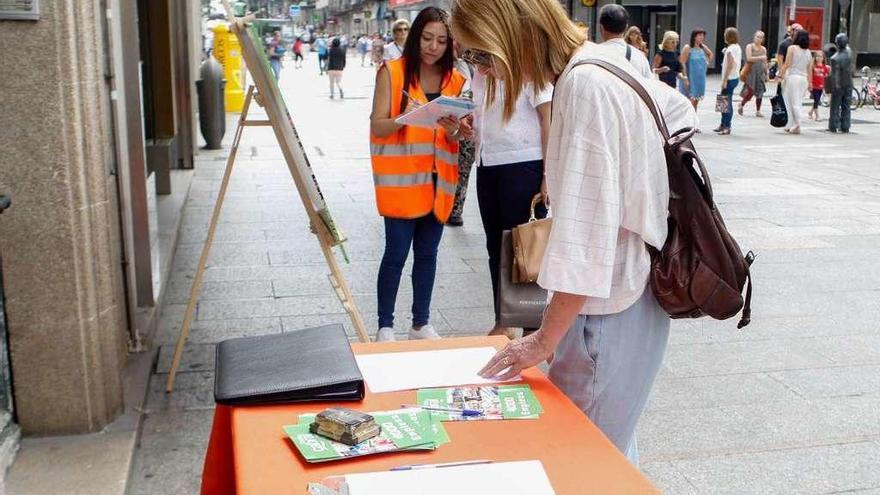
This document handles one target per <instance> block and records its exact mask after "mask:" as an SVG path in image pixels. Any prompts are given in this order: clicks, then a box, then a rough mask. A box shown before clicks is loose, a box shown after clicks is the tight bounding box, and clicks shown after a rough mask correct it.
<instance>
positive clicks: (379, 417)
mask: <svg viewBox="0 0 880 495" xmlns="http://www.w3.org/2000/svg"><path fill="white" fill-rule="evenodd" d="M369 414H370V415H371V416H373V418H375V422H376V425H378V426H379V427H380V428H381V433H379V435H378V436H375V437H373V438H370V439H368V440H365V441H363V442H361V443H358V444H356V445H346V444H344V443H341V442H336V441H333V440H330V439H329V438H325V437H323V436H320V435H316V434H314V433H312V432H310V431H309V426H310V425H311V423H313V422H315V418H316V415H315V414H302V415H300V417H299V423H297V424H294V425H287V426H284V432H285V433H286V434H287V436H288V437H290V439H291V441H293V444H294V445H295V446H296V448H297V450H299V452H300V454H302V456H303V458H304V459H305V460H306V461H307V462H326V461H335V460H338V459H347V458H350V457H359V456H364V455H371V454H381V453H385V452H397V451H402V450H434V449H436V448H437V447H439V446H440V445H443V444H444V443H447V442H449V435H448V434H447V433H446V429H445V428H443V425H442V424H441V423H440V420H439V419H438V418H434V417H432V416H431V415H430V414H429V413H428V411H425V410H423V409H419V408H410V409H396V410H393V411H379V412H371V413H369Z"/></svg>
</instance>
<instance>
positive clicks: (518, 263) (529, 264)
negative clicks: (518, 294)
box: [511, 194, 552, 284]
mask: <svg viewBox="0 0 880 495" xmlns="http://www.w3.org/2000/svg"><path fill="white" fill-rule="evenodd" d="M540 201H541V194H536V195H535V197H534V198H532V207H531V216H530V218H529V221H528V222H527V223H524V224H522V225H519V226H517V227H515V228H513V230H511V236H512V238H513V270H511V276H512V278H513V283H515V284H522V283H529V282H535V281H536V280H538V271H540V269H541V261H542V260H543V259H544V250H545V249H547V240H548V239H549V238H550V226H551V225H552V220H551V219H550V218H543V219H540V220H538V219H537V218H535V206H537V205H538V203H539V202H540Z"/></svg>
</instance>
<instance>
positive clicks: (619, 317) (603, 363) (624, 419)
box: [549, 287, 670, 466]
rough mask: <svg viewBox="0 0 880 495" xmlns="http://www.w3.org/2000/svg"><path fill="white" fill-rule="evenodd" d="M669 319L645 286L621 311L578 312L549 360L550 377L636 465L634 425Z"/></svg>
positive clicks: (666, 335) (658, 360)
mask: <svg viewBox="0 0 880 495" xmlns="http://www.w3.org/2000/svg"><path fill="white" fill-rule="evenodd" d="M669 324H670V320H669V316H667V315H666V312H664V311H663V309H662V308H661V307H660V306H659V305H658V304H657V300H656V299H655V298H654V294H653V293H652V292H651V289H650V287H646V288H645V292H644V293H643V294H642V296H641V297H640V298H639V299H638V300H637V301H636V302H635V303H634V304H633V305H632V306H630V307H629V308H627V309H625V310H624V311H622V312H620V313H615V314H610V315H599V316H586V315H580V316H578V317H577V319H576V320H575V322H574V324H573V325H572V326H571V328H569V329H568V332H567V333H566V334H565V337H563V339H562V341H561V342H560V343H559V345H558V346H557V347H556V353H555V355H554V358H553V363H552V364H551V365H550V372H549V376H550V380H551V381H552V382H553V383H554V384H556V386H557V387H559V388H560V389H561V390H562V391H563V392H564V393H565V395H567V396H568V397H569V398H570V399H571V400H572V401H573V402H574V403H575V404H577V406H578V407H580V408H581V410H582V411H584V413H585V414H586V415H587V416H588V417H589V418H590V420H592V421H593V423H595V424H596V426H598V427H599V429H600V430H602V432H603V433H604V434H605V436H606V437H608V439H609V440H611V442H612V443H614V445H616V446H617V448H618V449H620V451H621V452H623V454H624V455H626V457H627V458H628V459H629V460H630V462H632V463H633V464H634V465H635V466H638V464H639V453H638V447H637V446H636V424H637V423H638V421H639V416H641V414H642V411H643V410H644V408H645V403H646V402H647V401H648V395H649V394H650V392H651V387H652V386H653V385H654V377H656V376H657V372H658V371H659V370H660V365H661V364H662V362H663V354H664V352H665V351H666V342H667V341H668V339H669Z"/></svg>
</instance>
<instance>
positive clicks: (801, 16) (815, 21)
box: [785, 7, 825, 50]
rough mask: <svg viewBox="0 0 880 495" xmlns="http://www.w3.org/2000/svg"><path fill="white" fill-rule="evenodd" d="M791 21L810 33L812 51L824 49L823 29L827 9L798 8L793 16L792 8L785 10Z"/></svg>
mask: <svg viewBox="0 0 880 495" xmlns="http://www.w3.org/2000/svg"><path fill="white" fill-rule="evenodd" d="M785 15H786V17H787V18H789V19H793V20H794V22H796V23H798V24H800V25H801V26H803V27H804V30H806V31H807V32H808V33H810V50H821V49H822V27H823V25H824V22H825V9H824V8H822V7H798V8H797V9H796V10H795V11H794V15H792V10H791V8H790V7H786V8H785Z"/></svg>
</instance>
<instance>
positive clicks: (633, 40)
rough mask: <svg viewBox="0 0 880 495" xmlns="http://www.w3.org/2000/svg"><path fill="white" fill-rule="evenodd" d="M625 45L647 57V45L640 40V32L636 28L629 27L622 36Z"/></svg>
mask: <svg viewBox="0 0 880 495" xmlns="http://www.w3.org/2000/svg"><path fill="white" fill-rule="evenodd" d="M623 40H624V41H626V44H628V45H630V46H632V47H635V48H636V49H638V50H640V51H641V52H642V53H643V54H644V55H645V56H646V57H647V56H648V44H647V43H645V40H644V39H642V30H641V29H639V27H638V26H630V27H629V28H628V29H627V30H626V33H625V34H624V35H623Z"/></svg>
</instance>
